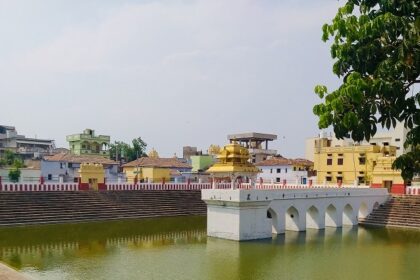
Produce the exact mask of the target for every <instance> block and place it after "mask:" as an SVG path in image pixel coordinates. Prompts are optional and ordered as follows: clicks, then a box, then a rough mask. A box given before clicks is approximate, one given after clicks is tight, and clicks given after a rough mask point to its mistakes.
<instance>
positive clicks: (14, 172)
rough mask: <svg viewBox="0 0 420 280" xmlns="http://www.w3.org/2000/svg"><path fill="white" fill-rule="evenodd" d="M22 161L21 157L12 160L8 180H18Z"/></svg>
mask: <svg viewBox="0 0 420 280" xmlns="http://www.w3.org/2000/svg"><path fill="white" fill-rule="evenodd" d="M23 166H24V165H23V162H22V160H21V159H15V160H14V161H13V168H12V169H10V171H9V180H10V181H12V182H19V178H20V169H21V168H22V167H23Z"/></svg>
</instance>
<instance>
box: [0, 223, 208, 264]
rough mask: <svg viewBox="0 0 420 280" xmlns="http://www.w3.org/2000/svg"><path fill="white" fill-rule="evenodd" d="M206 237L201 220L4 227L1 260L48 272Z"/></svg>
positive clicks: (197, 241)
mask: <svg viewBox="0 0 420 280" xmlns="http://www.w3.org/2000/svg"><path fill="white" fill-rule="evenodd" d="M157 225H160V226H159V227H158V226H157ZM206 238H207V236H206V230H205V223H203V218H202V217H187V218H182V219H177V218H161V219H153V220H152V219H150V220H148V219H145V220H136V221H123V222H101V223H90V224H73V225H52V226H39V227H22V228H3V229H1V230H0V260H1V261H3V262H5V263H8V264H9V265H11V266H13V267H15V268H17V269H22V268H24V267H33V268H36V269H38V270H46V269H49V268H50V267H51V266H54V265H55V264H61V263H63V262H68V261H69V259H72V258H91V257H98V256H101V255H102V256H105V255H108V254H112V251H115V250H116V249H118V248H123V247H127V248H130V249H141V248H155V247H159V246H169V245H175V244H193V243H203V242H205V241H206Z"/></svg>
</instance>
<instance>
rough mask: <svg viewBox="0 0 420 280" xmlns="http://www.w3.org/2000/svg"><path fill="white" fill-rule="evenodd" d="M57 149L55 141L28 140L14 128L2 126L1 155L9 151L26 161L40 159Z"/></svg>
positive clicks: (0, 133) (0, 126)
mask: <svg viewBox="0 0 420 280" xmlns="http://www.w3.org/2000/svg"><path fill="white" fill-rule="evenodd" d="M54 148H55V145H54V140H48V139H36V138H27V137H25V136H24V135H19V134H18V133H17V131H16V128H15V127H14V126H5V125H0V154H1V153H3V152H4V151H5V150H9V151H12V152H15V153H17V154H19V155H20V156H21V157H22V158H24V159H33V158H35V159H39V158H41V157H42V156H44V155H49V154H51V153H52V151H53V149H54Z"/></svg>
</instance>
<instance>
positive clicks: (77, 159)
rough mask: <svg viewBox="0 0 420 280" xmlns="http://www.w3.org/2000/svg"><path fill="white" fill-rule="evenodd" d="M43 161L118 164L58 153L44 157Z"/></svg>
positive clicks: (102, 158)
mask: <svg viewBox="0 0 420 280" xmlns="http://www.w3.org/2000/svg"><path fill="white" fill-rule="evenodd" d="M44 160H46V161H61V162H71V163H100V164H109V165H114V164H118V162H116V161H113V160H111V159H108V158H106V157H102V156H92V155H89V156H88V155H86V156H79V155H73V154H69V153H59V154H55V155H52V156H45V157H44Z"/></svg>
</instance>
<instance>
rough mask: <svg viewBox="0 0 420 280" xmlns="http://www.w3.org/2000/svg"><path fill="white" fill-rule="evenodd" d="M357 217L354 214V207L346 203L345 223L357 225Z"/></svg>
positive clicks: (344, 210)
mask: <svg viewBox="0 0 420 280" xmlns="http://www.w3.org/2000/svg"><path fill="white" fill-rule="evenodd" d="M356 224H357V219H356V216H355V214H354V210H353V207H352V206H351V205H350V204H346V206H344V209H343V225H348V226H352V225H356Z"/></svg>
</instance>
